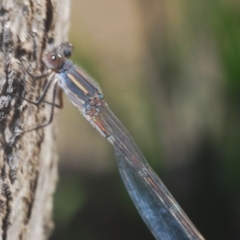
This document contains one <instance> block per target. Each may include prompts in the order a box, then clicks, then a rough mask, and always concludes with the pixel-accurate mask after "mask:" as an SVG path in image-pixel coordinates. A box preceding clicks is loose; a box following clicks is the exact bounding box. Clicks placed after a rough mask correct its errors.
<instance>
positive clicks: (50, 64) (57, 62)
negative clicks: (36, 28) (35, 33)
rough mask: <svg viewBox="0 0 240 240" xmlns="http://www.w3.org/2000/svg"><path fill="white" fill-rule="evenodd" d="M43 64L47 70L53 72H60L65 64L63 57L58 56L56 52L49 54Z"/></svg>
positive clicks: (44, 58)
mask: <svg viewBox="0 0 240 240" xmlns="http://www.w3.org/2000/svg"><path fill="white" fill-rule="evenodd" d="M43 62H44V64H45V65H46V67H47V68H49V69H51V70H53V71H58V70H60V69H61V68H62V66H63V64H64V58H63V57H62V56H61V55H59V54H57V53H56V52H54V53H47V54H46V55H45V56H44V57H43Z"/></svg>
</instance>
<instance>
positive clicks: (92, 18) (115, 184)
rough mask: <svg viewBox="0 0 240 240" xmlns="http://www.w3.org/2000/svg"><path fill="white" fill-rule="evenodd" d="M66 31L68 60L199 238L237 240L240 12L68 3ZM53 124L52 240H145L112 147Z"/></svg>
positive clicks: (201, 5)
mask: <svg viewBox="0 0 240 240" xmlns="http://www.w3.org/2000/svg"><path fill="white" fill-rule="evenodd" d="M71 25H72V28H71V31H70V39H71V41H72V42H73V43H74V45H75V49H76V53H75V56H74V62H76V63H82V65H83V66H84V68H86V69H87V70H88V71H89V72H90V73H91V75H93V76H94V77H95V78H96V79H98V81H99V82H100V83H101V87H102V89H103V92H104V93H105V98H106V99H107V102H108V103H109V105H110V107H111V109H113V112H114V113H116V115H117V116H118V117H119V118H120V120H121V121H122V122H123V123H124V125H126V127H127V128H128V129H129V130H130V132H131V133H132V135H133V137H134V139H136V142H137V144H138V145H139V146H140V148H141V149H142V151H143V153H144V155H145V156H146V158H147V159H148V161H149V162H150V163H151V165H152V166H153V167H154V169H155V170H156V172H158V174H159V175H160V177H161V179H162V180H163V181H164V183H165V184H166V186H167V187H168V188H169V189H170V191H171V192H172V193H173V196H174V197H175V198H176V199H177V201H178V202H179V204H180V205H181V206H182V208H183V209H184V210H185V212H186V213H187V215H188V216H189V217H190V219H191V220H192V221H193V222H194V224H195V225H196V227H197V228H198V229H199V230H200V232H201V233H202V234H203V236H204V237H205V238H206V239H240V227H239V223H240V210H239V209H240V208H239V202H240V194H239V192H240V161H239V159H240V147H239V143H240V124H239V119H240V108H239V97H240V67H239V66H240V3H239V2H238V1H233V0H231V1H224V0H213V1H207V0H203V1H191V0H181V1H177V0H162V1H157V0H148V1H144V0H137V1H130V0H124V1H114V2H112V1H109V0H104V1H101V2H98V1H97V0H96V1H84V0H81V1H73V4H72V19H71ZM75 111H76V112H77V110H75ZM64 115H65V117H64V118H65V120H64V121H66V122H67V124H66V122H65V124H64V125H62V126H61V127H60V129H61V132H60V133H59V137H61V135H62V138H61V139H60V142H62V143H61V144H60V158H61V161H60V163H61V166H62V167H61V166H60V173H61V174H60V183H59V188H58V191H57V194H56V204H55V206H56V207H55V210H56V212H55V217H56V220H55V223H56V230H55V232H54V233H53V236H52V238H51V239H58V240H60V239H86V240H88V239H90V240H91V239H125V240H126V239H139V240H140V239H153V237H152V236H151V234H150V233H149V231H148V230H147V229H146V227H145V226H144V224H143V223H142V221H141V219H140V218H139V216H138V214H137V212H136V211H135V209H134V207H133V204H132V203H131V201H130V199H129V197H128V196H127V193H126V191H125V189H124V187H123V184H122V183H121V180H120V177H119V176H118V174H117V169H116V166H115V165H114V164H115V163H114V156H113V153H112V150H111V151H110V152H109V149H111V147H110V146H109V145H107V143H106V145H105V139H102V138H101V137H100V136H98V134H97V133H95V132H94V130H92V131H91V129H90V127H89V128H88V126H87V123H86V125H82V122H81V123H80V122H78V123H77V124H75V122H74V124H73V122H72V123H69V121H73V120H71V119H75V118H78V117H79V119H80V115H79V114H78V113H76V117H71V114H69V110H68V111H66V112H65V114H64ZM74 121H76V120H74ZM79 121H81V120H79ZM83 124H84V123H83ZM73 125H78V129H75V130H72V132H70V130H69V129H70V128H72V127H73ZM64 129H67V130H64ZM63 133H64V134H63ZM64 140H65V141H64ZM75 145H76V149H72V148H71V147H72V146H75ZM113 168H114V170H113Z"/></svg>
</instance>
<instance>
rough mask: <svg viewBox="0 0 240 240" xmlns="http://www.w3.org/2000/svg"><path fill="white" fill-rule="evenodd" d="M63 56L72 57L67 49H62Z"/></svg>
mask: <svg viewBox="0 0 240 240" xmlns="http://www.w3.org/2000/svg"><path fill="white" fill-rule="evenodd" d="M63 54H64V56H65V57H66V58H70V57H71V55H72V53H71V52H70V51H69V50H68V49H64V50H63Z"/></svg>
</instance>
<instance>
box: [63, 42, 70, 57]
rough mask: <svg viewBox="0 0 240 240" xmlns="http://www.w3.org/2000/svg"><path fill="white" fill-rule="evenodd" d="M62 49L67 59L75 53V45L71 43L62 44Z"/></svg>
mask: <svg viewBox="0 0 240 240" xmlns="http://www.w3.org/2000/svg"><path fill="white" fill-rule="evenodd" d="M60 48H61V49H62V52H63V55H64V57H65V58H70V57H71V55H72V52H73V45H72V44H71V43H70V42H65V43H62V44H61V46H60Z"/></svg>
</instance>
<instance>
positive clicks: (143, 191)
mask: <svg viewBox="0 0 240 240" xmlns="http://www.w3.org/2000/svg"><path fill="white" fill-rule="evenodd" d="M72 51H73V46H72V45H71V44H70V43H68V42H67V43H63V44H61V45H60V46H59V47H56V48H54V49H53V50H52V51H51V52H49V53H47V54H46V55H45V56H44V58H43V62H44V64H45V65H46V67H47V68H48V69H49V70H50V74H45V75H43V76H38V77H37V78H41V77H46V76H47V75H51V77H50V78H49V80H48V82H47V84H46V86H45V88H44V90H43V93H42V95H41V97H40V98H39V101H38V103H40V102H42V101H43V102H46V101H45V100H44V99H45V95H46V92H47V90H48V89H49V87H50V86H51V85H53V99H52V103H51V105H52V111H51V117H50V119H49V121H48V122H47V123H46V124H43V125H42V126H38V127H36V128H34V129H38V128H40V127H44V126H46V125H47V124H49V123H50V122H51V121H52V118H53V108H54V106H55V105H56V104H55V98H56V93H57V88H58V86H59V87H60V88H61V89H62V90H63V91H64V92H65V94H66V96H67V97H68V98H69V100H70V101H71V102H72V104H73V105H75V106H76V107H77V108H78V109H79V111H80V112H81V113H82V115H83V116H84V117H85V118H86V119H87V121H89V122H90V123H91V124H92V126H93V127H94V128H96V129H97V130H98V131H99V132H100V133H101V135H102V136H103V137H105V138H107V140H108V141H109V142H110V143H111V144H112V145H113V147H114V150H115V155H116V159H117V163H118V168H119V172H120V175H121V177H122V180H123V182H124V184H125V187H126V189H127V191H128V193H129V195H130V197H131V198H132V200H133V202H134V204H135V206H136V208H137V210H138V212H139V213H140V215H141V217H142V219H143V220H144V222H145V224H146V225H147V226H148V228H149V229H150V231H151V232H152V234H153V235H154V237H155V238H156V239H164V240H165V239H169V240H170V239H172V240H176V239H204V238H203V237H202V235H201V234H200V233H199V232H198V230H197V229H196V228H195V226H194V225H193V224H192V222H191V221H190V220H189V218H188V217H187V216H186V214H185V213H184V212H183V210H182V209H181V208H180V206H179V205H178V203H177V202H176V201H175V200H174V198H173V197H172V195H171V194H170V192H169V191H168V190H167V188H166V187H165V186H164V184H163V183H162V181H161V180H160V178H159V177H158V176H157V174H156V173H155V172H154V171H153V170H152V168H151V167H150V166H149V164H148V163H147V161H146V159H145V158H144V156H143V154H142V153H141V151H140V150H139V148H138V147H137V145H136V144H135V142H134V140H133V139H132V137H131V135H130V134H129V133H128V131H127V130H126V129H125V128H124V126H123V125H122V124H121V123H120V121H119V120H118V119H117V117H116V116H115V115H114V114H113V113H112V111H111V110H110V109H109V107H108V105H107V103H106V102H105V100H104V97H103V94H102V91H101V90H100V88H99V86H98V85H97V83H96V82H95V81H94V80H92V79H91V78H90V77H89V76H88V75H87V74H86V73H85V72H84V71H83V70H82V69H81V68H79V67H77V66H75V65H74V64H73V63H72V62H71V61H70V60H68V58H69V57H70V56H71V53H72ZM31 130H33V129H31ZM31 130H27V131H31ZM25 132H26V131H25Z"/></svg>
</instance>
